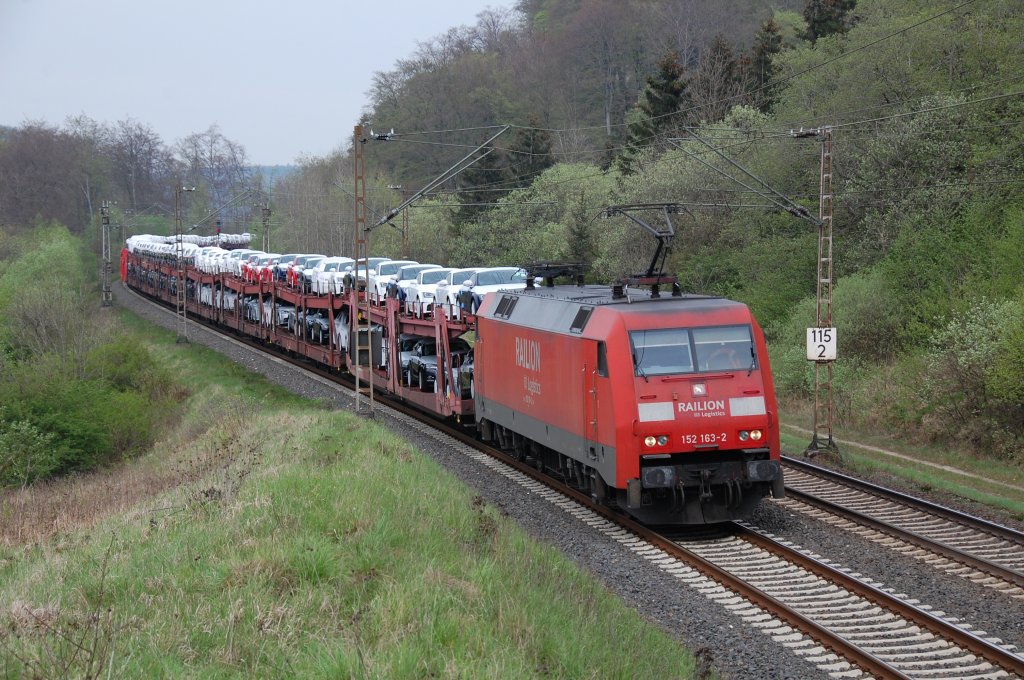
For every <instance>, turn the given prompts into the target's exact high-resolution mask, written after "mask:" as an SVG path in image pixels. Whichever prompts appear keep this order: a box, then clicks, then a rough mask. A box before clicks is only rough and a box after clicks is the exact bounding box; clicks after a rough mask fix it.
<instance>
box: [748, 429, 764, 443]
mask: <svg viewBox="0 0 1024 680" xmlns="http://www.w3.org/2000/svg"><path fill="white" fill-rule="evenodd" d="M762 436H764V435H763V434H762V433H761V430H751V431H750V438H751V439H753V440H754V441H755V442H756V441H760V440H761V437H762Z"/></svg>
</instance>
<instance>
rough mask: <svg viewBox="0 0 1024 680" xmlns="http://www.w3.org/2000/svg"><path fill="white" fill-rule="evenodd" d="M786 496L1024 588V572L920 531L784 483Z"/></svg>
mask: <svg viewBox="0 0 1024 680" xmlns="http://www.w3.org/2000/svg"><path fill="white" fill-rule="evenodd" d="M786 496H787V497H789V498H795V499H797V500H799V501H801V502H803V503H806V504H808V505H812V506H814V507H816V508H819V509H821V510H824V511H826V512H829V513H831V514H833V515H838V516H840V517H845V518H846V519H848V520H850V521H852V522H855V523H857V524H860V525H863V526H867V527H870V528H871V529H874V530H876V531H879V532H881V533H883V534H887V535H889V536H892V537H893V538H898V539H900V540H901V541H905V542H907V543H910V544H911V545H916V546H917V547H919V548H923V549H924V550H927V551H929V552H932V553H935V554H937V555H941V556H942V557H945V558H947V559H950V560H952V561H954V562H958V563H960V564H963V565H965V566H968V567H972V568H974V569H977V570H978V571H980V572H983V573H985V574H988V575H989V576H994V577H995V578H998V579H1001V580H1003V581H1006V582H1007V583H1012V584H1014V585H1016V586H1019V587H1021V588H1024V574H1022V573H1020V572H1019V571H1014V570H1013V569H1008V568H1006V567H1004V566H1002V565H1001V564H997V563H995V562H992V561H990V560H986V559H984V558H982V557H977V556H976V555H972V554H970V553H966V552H963V551H962V550H959V549H957V548H954V547H953V546H950V545H947V544H945V543H942V542H940V541H935V540H932V539H930V538H926V537H924V536H921V535H920V534H917V533H914V532H913V531H909V530H907V529H901V528H900V527H898V526H895V525H893V524H890V523H888V522H884V521H882V520H880V519H875V518H874V517H872V516H870V515H865V514H862V513H859V512H857V511H856V510H850V509H849V508H845V507H843V506H841V505H838V504H836V503H834V502H832V501H829V500H825V499H824V498H818V497H817V496H813V495H811V494H808V493H807V492H805V491H800V490H799V489H791V488H790V487H788V486H787V487H786Z"/></svg>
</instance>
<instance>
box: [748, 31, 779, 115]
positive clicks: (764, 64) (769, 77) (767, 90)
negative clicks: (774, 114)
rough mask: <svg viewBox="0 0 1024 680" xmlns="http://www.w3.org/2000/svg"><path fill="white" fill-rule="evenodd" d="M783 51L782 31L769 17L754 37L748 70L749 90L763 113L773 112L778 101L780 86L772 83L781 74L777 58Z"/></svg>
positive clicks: (755, 103)
mask: <svg viewBox="0 0 1024 680" xmlns="http://www.w3.org/2000/svg"><path fill="white" fill-rule="evenodd" d="M781 51H782V29H781V28H780V27H779V23H778V22H777V21H775V18H774V17H769V18H768V19H767V20H766V21H765V22H764V23H763V24H761V29H760V30H759V31H758V32H757V35H755V36H754V49H753V54H752V56H751V59H750V65H749V68H748V70H747V74H748V75H747V88H748V91H749V92H751V97H752V98H753V102H754V105H755V106H757V108H758V109H759V110H760V111H761V112H762V113H768V112H770V111H771V109H772V107H773V106H774V105H775V102H776V101H778V98H779V91H778V86H777V85H775V84H773V83H772V81H773V80H774V79H775V76H776V75H778V73H779V66H778V64H776V63H775V56H776V55H777V54H778V53H779V52H781Z"/></svg>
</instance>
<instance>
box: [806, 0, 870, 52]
mask: <svg viewBox="0 0 1024 680" xmlns="http://www.w3.org/2000/svg"><path fill="white" fill-rule="evenodd" d="M856 6H857V0H805V1H804V19H806V20H807V33H806V34H805V35H804V37H806V38H807V39H808V40H810V41H811V42H812V43H813V42H816V41H817V40H818V38H822V37H824V36H826V35H832V34H833V33H845V32H846V29H847V28H849V25H848V23H847V22H848V21H849V14H850V12H852V11H853V8H854V7H856Z"/></svg>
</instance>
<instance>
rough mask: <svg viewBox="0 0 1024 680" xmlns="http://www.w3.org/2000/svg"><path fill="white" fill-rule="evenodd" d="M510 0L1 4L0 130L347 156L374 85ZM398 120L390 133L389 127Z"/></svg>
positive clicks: (44, 0)
mask: <svg viewBox="0 0 1024 680" xmlns="http://www.w3.org/2000/svg"><path fill="white" fill-rule="evenodd" d="M511 5H512V0H491V1H489V2H488V1H486V0H390V1H389V2H382V3H379V4H377V3H374V2H360V3H352V2H347V1H345V0H339V1H334V2H332V1H331V0H277V1H273V0H176V1H175V2H166V0H93V1H90V0H0V125H9V126H12V127H13V126H18V125H21V124H22V123H24V122H26V121H29V120H44V121H46V122H48V123H51V124H55V125H60V124H63V123H64V121H65V119H66V118H67V117H68V116H73V115H79V114H85V115H87V116H89V117H90V118H93V119H95V120H97V121H101V122H107V123H113V122H115V121H118V120H124V119H126V118H133V119H135V120H137V121H139V122H140V123H144V124H147V125H149V126H151V127H152V128H153V129H154V130H155V131H156V132H157V133H158V134H159V135H160V136H161V137H162V138H163V140H164V142H165V143H166V144H168V145H173V144H174V142H175V141H176V140H178V139H180V138H182V137H184V136H186V135H189V134H191V133H193V132H203V131H205V130H206V129H207V128H209V127H210V125H213V124H217V125H219V126H220V131H221V134H223V135H224V136H225V137H227V138H228V139H230V140H232V141H235V142H238V143H240V144H242V146H244V147H245V149H246V152H247V153H248V156H249V160H250V162H251V163H253V164H259V165H274V164H289V163H292V162H293V161H294V160H295V159H296V158H298V157H299V156H300V155H302V154H312V155H318V156H322V155H325V154H327V153H329V152H330V151H331V150H333V149H336V148H338V147H341V146H344V145H345V144H346V143H347V141H348V140H349V139H350V138H351V136H352V128H353V126H354V125H355V123H356V122H357V120H358V117H359V114H360V112H361V111H362V110H363V108H364V107H365V106H366V104H367V103H368V97H367V93H368V91H369V89H370V85H371V79H372V76H373V73H374V72H376V71H387V70H391V69H392V68H393V67H394V64H395V62H396V60H398V59H401V58H405V57H408V56H410V55H411V54H412V52H413V51H414V50H415V49H416V43H417V42H425V41H427V40H429V39H430V38H433V37H434V36H436V35H438V34H441V33H444V32H445V31H446V30H447V29H448V28H451V27H454V26H461V25H473V24H475V23H476V16H477V14H478V13H479V12H481V11H482V10H484V9H486V8H488V7H492V8H500V7H510V6H511ZM386 125H387V121H380V126H381V127H385V126H386Z"/></svg>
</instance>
